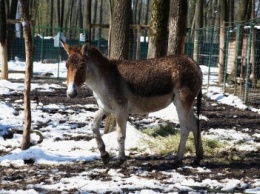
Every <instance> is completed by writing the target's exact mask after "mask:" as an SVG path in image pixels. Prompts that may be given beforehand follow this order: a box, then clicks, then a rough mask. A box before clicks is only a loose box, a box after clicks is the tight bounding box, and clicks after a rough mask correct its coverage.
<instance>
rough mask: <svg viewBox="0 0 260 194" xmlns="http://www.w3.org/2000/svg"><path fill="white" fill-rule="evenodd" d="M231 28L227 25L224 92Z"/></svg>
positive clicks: (224, 89) (225, 79) (224, 88)
mask: <svg viewBox="0 0 260 194" xmlns="http://www.w3.org/2000/svg"><path fill="white" fill-rule="evenodd" d="M230 29H231V27H230V26H228V27H227V32H226V46H225V49H226V52H225V53H226V54H225V66H224V84H223V93H225V92H226V83H227V65H228V52H229V38H230Z"/></svg>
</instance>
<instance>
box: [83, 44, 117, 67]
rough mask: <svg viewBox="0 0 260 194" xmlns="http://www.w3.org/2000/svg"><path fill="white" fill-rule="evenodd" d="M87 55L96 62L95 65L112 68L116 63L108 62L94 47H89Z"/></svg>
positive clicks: (114, 61)
mask: <svg viewBox="0 0 260 194" xmlns="http://www.w3.org/2000/svg"><path fill="white" fill-rule="evenodd" d="M87 54H88V55H89V56H90V57H91V59H93V60H94V61H96V62H97V63H96V64H100V65H108V66H113V65H115V64H117V62H118V61H117V60H109V59H108V58H107V57H106V56H105V55H103V54H102V53H101V52H100V51H99V50H98V49H97V48H96V47H95V46H90V47H89V48H88V53H87Z"/></svg>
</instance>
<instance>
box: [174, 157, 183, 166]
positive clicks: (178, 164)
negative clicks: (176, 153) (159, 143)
mask: <svg viewBox="0 0 260 194" xmlns="http://www.w3.org/2000/svg"><path fill="white" fill-rule="evenodd" d="M182 164H183V162H182V160H178V159H176V160H175V161H174V165H176V166H180V165H182Z"/></svg>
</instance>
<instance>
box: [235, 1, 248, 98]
mask: <svg viewBox="0 0 260 194" xmlns="http://www.w3.org/2000/svg"><path fill="white" fill-rule="evenodd" d="M249 1H250V0H241V1H240V4H239V9H238V22H239V23H238V25H237V29H236V52H235V60H234V63H233V65H232V72H231V74H232V75H231V77H233V78H231V79H233V80H234V81H235V83H236V82H237V79H236V76H237V75H236V74H237V64H238V58H239V56H241V54H242V47H243V41H242V40H243V29H244V24H243V22H244V21H245V20H246V16H247V9H248V3H249ZM235 87H236V84H235ZM235 93H236V88H235Z"/></svg>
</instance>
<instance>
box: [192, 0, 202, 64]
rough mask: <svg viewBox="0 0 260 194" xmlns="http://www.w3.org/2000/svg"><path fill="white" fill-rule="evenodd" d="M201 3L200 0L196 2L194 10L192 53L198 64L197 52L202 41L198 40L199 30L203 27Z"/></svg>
mask: <svg viewBox="0 0 260 194" xmlns="http://www.w3.org/2000/svg"><path fill="white" fill-rule="evenodd" d="M203 2H204V1H202V0H197V1H196V10H195V34H194V51H193V59H194V60H195V61H197V62H198V51H199V42H201V40H202V39H200V40H199V38H200V33H201V29H200V28H202V27H203Z"/></svg>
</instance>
